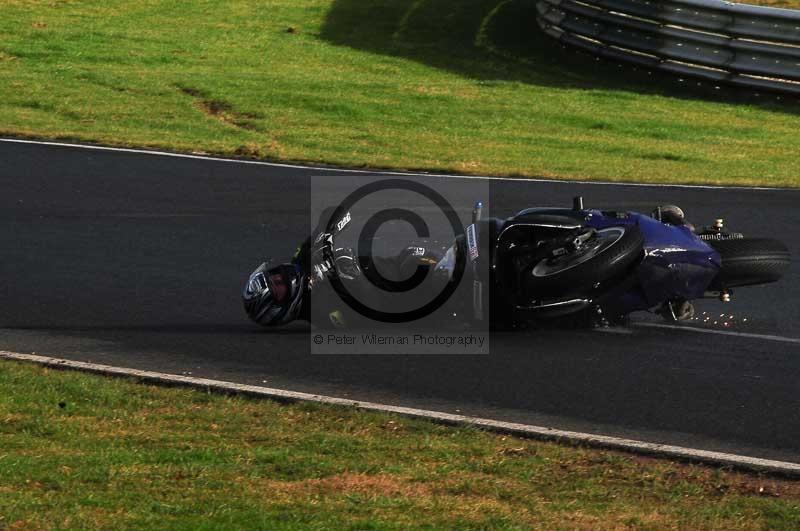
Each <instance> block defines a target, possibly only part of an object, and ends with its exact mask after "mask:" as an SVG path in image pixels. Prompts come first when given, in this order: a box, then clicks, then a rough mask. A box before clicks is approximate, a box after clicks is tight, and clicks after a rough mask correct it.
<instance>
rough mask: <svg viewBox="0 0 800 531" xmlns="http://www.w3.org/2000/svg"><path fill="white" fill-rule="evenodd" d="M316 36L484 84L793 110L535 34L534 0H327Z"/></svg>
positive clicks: (767, 99) (765, 98) (775, 101)
mask: <svg viewBox="0 0 800 531" xmlns="http://www.w3.org/2000/svg"><path fill="white" fill-rule="evenodd" d="M321 36H322V38H323V39H325V40H326V41H328V42H330V43H332V44H336V45H340V46H348V47H351V48H354V49H358V50H363V51H369V52H372V53H377V54H382V55H391V56H396V57H403V58H406V59H411V60H414V61H417V62H420V63H422V64H426V65H429V66H433V67H435V68H439V69H442V70H447V71H450V72H453V73H456V74H458V75H461V76H464V77H468V78H473V79H476V80H479V81H482V82H484V83H490V82H492V81H516V82H520V83H526V84H533V85H540V86H547V87H555V88H576V89H587V90H588V89H593V90H596V89H601V90H603V89H606V90H624V91H631V92H637V93H644V94H657V95H664V96H672V97H679V98H686V99H704V100H709V101H718V102H719V101H726V102H734V103H749V104H755V105H759V106H763V107H765V108H768V109H770V110H774V111H781V112H797V108H796V106H795V107H790V106H789V105H787V104H786V103H781V102H780V100H779V98H778V97H776V96H775V95H767V96H757V95H754V94H752V93H746V92H742V91H737V90H733V89H717V88H715V87H713V86H712V85H710V84H707V83H697V82H695V81H686V82H682V81H678V80H676V79H675V78H673V77H671V76H667V75H661V74H658V73H653V74H651V73H647V72H643V71H640V70H636V69H634V68H633V67H630V66H624V67H622V66H620V65H616V64H613V63H609V62H606V61H598V60H596V59H594V58H593V57H590V56H589V55H587V54H584V53H582V52H578V51H576V50H573V49H568V48H565V47H563V46H562V45H561V44H559V43H558V42H556V41H554V40H553V39H551V38H550V37H547V36H546V35H545V34H544V33H543V32H542V31H541V30H540V29H539V26H538V24H537V22H536V2H535V0H334V2H333V6H332V7H331V9H330V11H329V12H328V14H327V17H326V19H325V22H324V25H323V27H322V33H321Z"/></svg>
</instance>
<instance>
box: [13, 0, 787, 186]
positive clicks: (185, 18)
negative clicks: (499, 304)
mask: <svg viewBox="0 0 800 531" xmlns="http://www.w3.org/2000/svg"><path fill="white" fill-rule="evenodd" d="M794 3H795V4H797V2H796V1H795V2H794ZM534 13H535V7H534V2H533V0H414V1H412V0H260V1H252V0H248V1H244V0H232V1H229V2H218V1H215V0H192V1H187V0H184V1H167V0H141V1H138V2H129V1H122V0H112V1H109V0H72V1H69V0H46V1H45V0H38V1H37V0H3V2H2V7H1V8H0V134H6V135H20V136H34V137H48V138H59V139H77V140H82V141H91V142H100V143H104V144H113V145H134V146H144V147H156V148H165V149H174V150H183V151H203V152H211V153H221V154H237V155H241V156H248V157H258V158H268V159H280V160H304V161H321V162H326V163H333V164H344V165H354V166H371V167H391V168H412V169H428V170H442V171H454V172H465V173H478V174H500V175H515V176H550V177H563V178H589V179H604V180H627V181H644V182H695V183H727V184H762V185H788V186H797V185H798V184H800V181H799V180H798V174H800V159H798V157H797V151H798V145H800V143H799V142H798V139H797V138H798V137H797V131H798V130H800V113H798V106H797V104H796V103H794V102H792V103H784V104H779V103H776V102H775V100H774V98H768V97H762V98H761V99H759V98H755V97H747V98H740V99H738V100H737V99H735V98H734V96H733V95H731V94H729V93H725V92H719V93H718V92H715V91H713V90H703V91H701V90H700V89H693V88H691V87H687V86H683V85H680V84H678V83H675V82H671V81H667V80H665V79H652V78H650V77H649V76H647V75H645V74H643V73H637V72H633V71H632V70H629V69H627V68H618V67H616V66H613V65H609V64H605V63H597V62H595V61H593V60H591V59H590V58H588V57H585V56H582V55H579V54H575V53H574V52H571V51H564V50H561V49H560V48H559V47H558V46H557V45H556V44H555V43H553V42H551V41H550V40H549V39H547V38H545V37H543V36H542V35H541V34H540V32H539V31H538V30H537V29H536V24H535V16H534ZM762 100H763V101H762Z"/></svg>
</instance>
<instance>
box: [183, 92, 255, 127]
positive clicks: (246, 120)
mask: <svg viewBox="0 0 800 531" xmlns="http://www.w3.org/2000/svg"><path fill="white" fill-rule="evenodd" d="M178 88H179V90H180V91H181V92H183V93H184V94H186V95H188V96H191V97H192V98H194V99H195V100H196V101H195V106H196V107H197V108H198V109H200V110H201V111H202V112H203V114H205V115H207V116H210V117H212V118H215V119H217V120H219V121H220V122H222V123H224V124H226V125H230V126H232V127H237V128H239V129H245V130H247V131H260V130H261V128H260V127H259V126H258V124H257V123H256V122H255V120H258V119H260V118H263V116H262V115H260V114H257V113H247V112H239V111H237V110H236V109H234V107H233V105H231V104H230V103H228V102H226V101H224V100H221V99H215V98H211V97H209V96H208V95H207V94H206V93H205V92H204V91H202V90H199V89H196V88H192V87H186V86H179V87H178Z"/></svg>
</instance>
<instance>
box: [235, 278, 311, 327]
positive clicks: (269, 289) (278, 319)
mask: <svg viewBox="0 0 800 531" xmlns="http://www.w3.org/2000/svg"><path fill="white" fill-rule="evenodd" d="M303 291H304V285H303V276H302V274H301V273H300V269H299V267H298V266H296V265H294V264H282V265H279V266H277V267H272V268H270V267H269V264H267V263H264V264H261V265H260V266H259V268H258V269H256V270H255V271H254V272H253V274H252V275H250V279H249V280H248V281H247V284H246V285H245V287H244V292H243V293H242V300H243V301H244V309H245V311H246V312H247V315H248V316H249V317H250V319H252V320H253V321H255V322H256V323H258V324H260V325H262V326H277V325H283V324H287V323H290V322H292V321H294V320H295V319H297V317H298V316H299V315H300V310H301V306H302V302H303Z"/></svg>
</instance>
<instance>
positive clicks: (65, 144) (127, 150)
mask: <svg viewBox="0 0 800 531" xmlns="http://www.w3.org/2000/svg"><path fill="white" fill-rule="evenodd" d="M0 142H6V143H12V144H34V145H42V146H54V147H66V148H76V149H88V150H95V151H111V152H118V153H134V154H140V155H153V156H158V157H173V158H180V159H194V160H207V161H212V162H224V163H231V164H251V165H256V166H271V167H273V168H290V169H297V170H310V171H330V172H340V173H358V174H364V175H400V176H409V177H411V176H418V177H423V176H424V177H437V178H440V179H474V180H482V181H510V182H532V183H549V184H585V185H598V186H632V187H643V188H687V189H702V190H747V191H797V189H796V188H785V187H784V188H772V187H769V186H722V185H706V184H668V183H664V184H648V183H626V182H611V181H586V180H563V179H543V178H527V177H516V178H515V177H493V176H490V175H450V174H444V173H426V172H421V171H420V172H402V171H391V170H356V169H348V168H337V167H335V166H312V165H302V164H287V163H280V162H266V161H262V160H244V159H230V158H225V157H213V156H208V155H193V154H191V153H175V152H170V151H158V150H152V149H136V148H120V147H111V146H101V145H95V144H74V143H69V142H54V141H46V140H29V139H23V138H0Z"/></svg>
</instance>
